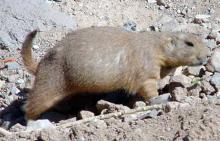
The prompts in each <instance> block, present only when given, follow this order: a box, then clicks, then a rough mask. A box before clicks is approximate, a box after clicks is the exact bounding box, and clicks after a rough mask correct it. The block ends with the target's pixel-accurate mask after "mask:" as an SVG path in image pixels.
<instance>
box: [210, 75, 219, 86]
mask: <svg viewBox="0 0 220 141" xmlns="http://www.w3.org/2000/svg"><path fill="white" fill-rule="evenodd" d="M211 83H212V84H213V85H214V86H215V87H216V88H217V89H220V73H214V75H213V76H212V78H211Z"/></svg>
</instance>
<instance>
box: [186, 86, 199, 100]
mask: <svg viewBox="0 0 220 141" xmlns="http://www.w3.org/2000/svg"><path fill="white" fill-rule="evenodd" d="M187 90H188V93H187V95H188V96H197V97H199V96H200V92H201V91H202V88H201V87H200V85H194V86H192V87H191V88H188V89H187Z"/></svg>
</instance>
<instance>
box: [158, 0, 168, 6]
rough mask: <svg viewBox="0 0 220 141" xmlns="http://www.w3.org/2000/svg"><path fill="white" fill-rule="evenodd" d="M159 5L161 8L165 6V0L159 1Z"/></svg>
mask: <svg viewBox="0 0 220 141" xmlns="http://www.w3.org/2000/svg"><path fill="white" fill-rule="evenodd" d="M157 5H159V6H165V5H166V3H165V1H164V0H157Z"/></svg>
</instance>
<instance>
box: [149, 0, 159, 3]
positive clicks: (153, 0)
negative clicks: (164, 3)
mask: <svg viewBox="0 0 220 141" xmlns="http://www.w3.org/2000/svg"><path fill="white" fill-rule="evenodd" d="M147 2H148V3H156V2H157V1H156V0H147Z"/></svg>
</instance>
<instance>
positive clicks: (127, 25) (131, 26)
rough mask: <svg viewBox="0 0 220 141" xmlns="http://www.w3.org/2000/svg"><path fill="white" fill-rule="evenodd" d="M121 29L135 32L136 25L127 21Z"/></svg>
mask: <svg viewBox="0 0 220 141" xmlns="http://www.w3.org/2000/svg"><path fill="white" fill-rule="evenodd" d="M123 27H124V29H125V30H127V31H136V27H137V24H136V23H135V22H133V21H128V22H126V23H125V24H124V25H123Z"/></svg>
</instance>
